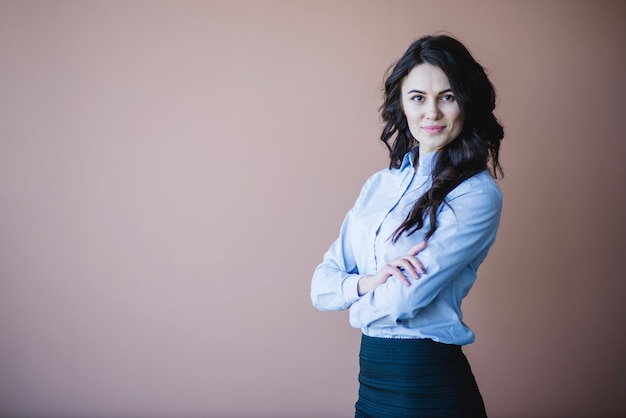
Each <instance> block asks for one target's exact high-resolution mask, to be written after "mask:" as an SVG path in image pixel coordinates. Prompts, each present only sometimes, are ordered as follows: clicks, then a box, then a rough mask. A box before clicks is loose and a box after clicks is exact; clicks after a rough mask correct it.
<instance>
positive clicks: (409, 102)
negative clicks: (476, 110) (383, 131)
mask: <svg viewBox="0 0 626 418" xmlns="http://www.w3.org/2000/svg"><path fill="white" fill-rule="evenodd" d="M401 94H402V109H403V110H404V115H405V116H406V120H407V122H408V124H409V130H410V131H411V134H412V135H413V137H414V138H415V139H416V140H417V142H419V146H420V154H425V153H428V152H432V151H438V150H441V149H443V148H444V147H445V146H446V145H448V144H449V143H450V142H452V141H454V140H455V139H456V138H457V137H458V136H459V134H460V133H461V130H462V129H463V117H462V116H461V110H460V109H459V104H458V103H457V101H456V98H455V97H454V94H453V93H452V90H451V89H450V82H449V81H448V77H446V75H445V73H444V72H443V71H442V70H441V68H439V67H436V66H434V65H432V64H427V63H424V64H419V65H416V66H415V67H413V69H412V70H411V71H410V72H409V74H408V75H407V76H406V78H405V79H404V81H403V82H402V88H401Z"/></svg>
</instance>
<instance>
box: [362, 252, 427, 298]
mask: <svg viewBox="0 0 626 418" xmlns="http://www.w3.org/2000/svg"><path fill="white" fill-rule="evenodd" d="M424 248H426V241H423V242H421V243H419V244H417V245H414V246H413V247H411V248H410V249H409V253H408V254H407V255H404V256H402V257H398V258H395V259H393V260H391V261H390V262H389V264H387V265H386V266H384V267H383V268H382V269H380V270H379V271H378V273H376V274H375V275H368V276H363V277H361V278H360V279H359V282H358V283H357V291H358V293H359V296H362V295H364V294H366V293H367V292H369V291H370V290H373V289H376V288H377V287H378V286H380V285H381V284H383V283H386V282H387V280H388V279H389V278H390V277H391V276H394V277H396V278H397V279H398V280H400V281H401V282H402V283H404V284H405V285H407V286H410V285H411V282H410V281H409V279H408V277H406V276H405V275H404V273H402V270H400V268H403V269H404V271H406V272H407V273H408V274H409V275H410V276H411V277H413V278H414V279H416V280H417V279H419V275H418V273H419V274H424V273H426V270H425V269H424V266H423V265H422V263H421V262H420V261H419V260H418V259H417V257H416V255H417V254H418V253H419V252H421V251H422V250H423V249H424Z"/></svg>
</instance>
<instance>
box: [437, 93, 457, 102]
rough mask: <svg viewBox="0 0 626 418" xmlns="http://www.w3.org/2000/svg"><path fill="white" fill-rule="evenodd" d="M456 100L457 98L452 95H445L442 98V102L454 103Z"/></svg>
mask: <svg viewBox="0 0 626 418" xmlns="http://www.w3.org/2000/svg"><path fill="white" fill-rule="evenodd" d="M455 100H456V98H455V97H454V96H453V95H451V94H444V95H443V96H441V101H442V102H454V101H455Z"/></svg>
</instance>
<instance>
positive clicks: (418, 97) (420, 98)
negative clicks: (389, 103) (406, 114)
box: [410, 94, 425, 103]
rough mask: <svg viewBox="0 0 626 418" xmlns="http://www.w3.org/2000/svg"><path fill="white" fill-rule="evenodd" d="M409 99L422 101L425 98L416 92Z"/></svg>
mask: <svg viewBox="0 0 626 418" xmlns="http://www.w3.org/2000/svg"><path fill="white" fill-rule="evenodd" d="M410 100H412V101H414V102H418V103H419V102H423V101H424V100H425V98H424V96H422V95H419V94H418V95H416V96H413V97H411V99H410Z"/></svg>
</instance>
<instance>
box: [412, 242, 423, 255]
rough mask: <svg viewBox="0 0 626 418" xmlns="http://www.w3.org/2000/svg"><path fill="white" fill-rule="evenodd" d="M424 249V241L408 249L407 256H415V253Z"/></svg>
mask: <svg viewBox="0 0 626 418" xmlns="http://www.w3.org/2000/svg"><path fill="white" fill-rule="evenodd" d="M424 248H426V241H422V242H420V243H419V244H416V245H414V246H412V247H411V248H410V249H409V255H417V253H419V252H421V251H422V250H423V249H424Z"/></svg>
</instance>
